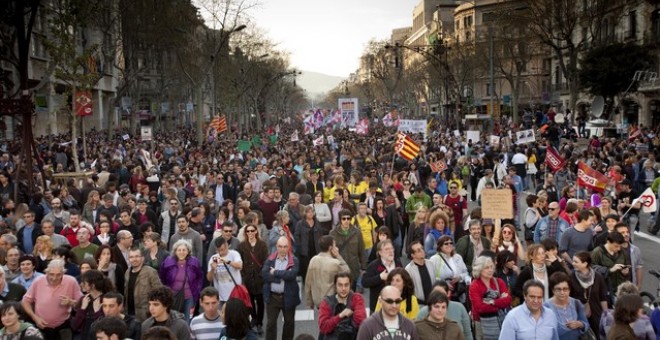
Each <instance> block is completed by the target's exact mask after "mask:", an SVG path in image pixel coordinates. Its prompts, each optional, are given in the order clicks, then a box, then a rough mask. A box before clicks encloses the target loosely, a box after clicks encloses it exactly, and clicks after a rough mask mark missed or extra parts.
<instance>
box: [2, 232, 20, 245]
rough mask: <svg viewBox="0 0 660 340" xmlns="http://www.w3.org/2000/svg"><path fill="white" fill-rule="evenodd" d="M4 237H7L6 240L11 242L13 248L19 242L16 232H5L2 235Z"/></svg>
mask: <svg viewBox="0 0 660 340" xmlns="http://www.w3.org/2000/svg"><path fill="white" fill-rule="evenodd" d="M2 238H3V239H5V242H7V243H9V245H11V246H12V248H13V247H14V246H15V245H17V244H18V238H16V235H14V234H4V235H2Z"/></svg>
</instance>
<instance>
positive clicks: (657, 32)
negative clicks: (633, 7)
mask: <svg viewBox="0 0 660 340" xmlns="http://www.w3.org/2000/svg"><path fill="white" fill-rule="evenodd" d="M651 26H652V32H653V38H654V39H655V40H658V38H660V10H656V11H654V12H653V14H651Z"/></svg>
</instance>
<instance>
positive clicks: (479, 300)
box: [470, 277, 511, 321]
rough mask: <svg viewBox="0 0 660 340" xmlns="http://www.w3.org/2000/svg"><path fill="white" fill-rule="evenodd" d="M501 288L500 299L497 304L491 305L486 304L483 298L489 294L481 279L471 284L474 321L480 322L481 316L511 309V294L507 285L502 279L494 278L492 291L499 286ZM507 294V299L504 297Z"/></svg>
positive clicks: (491, 284) (491, 286)
mask: <svg viewBox="0 0 660 340" xmlns="http://www.w3.org/2000/svg"><path fill="white" fill-rule="evenodd" d="M495 280H497V285H499V288H500V297H499V298H497V299H495V303H494V304H492V305H490V304H487V303H485V302H484V300H483V297H484V296H485V295H486V293H487V292H488V289H486V284H485V283H484V282H483V281H482V280H481V279H474V280H472V283H471V284H470V302H471V303H472V320H474V321H479V316H480V315H481V314H490V313H497V312H498V311H499V310H500V309H503V308H509V307H511V293H509V288H507V286H506V283H504V281H502V279H499V278H496V277H493V278H491V279H490V282H489V283H490V289H491V290H496V289H497V285H496V284H495ZM505 293H506V297H502V295H504V294H505Z"/></svg>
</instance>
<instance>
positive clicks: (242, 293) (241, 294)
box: [223, 263, 252, 309]
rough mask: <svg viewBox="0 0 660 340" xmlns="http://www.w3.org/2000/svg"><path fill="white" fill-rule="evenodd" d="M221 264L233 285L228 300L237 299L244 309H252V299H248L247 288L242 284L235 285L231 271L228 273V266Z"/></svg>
mask: <svg viewBox="0 0 660 340" xmlns="http://www.w3.org/2000/svg"><path fill="white" fill-rule="evenodd" d="M223 264H224V265H225V268H226V269H227V273H228V274H229V277H230V278H231V281H232V282H233V283H234V289H232V290H231V293H229V298H230V299H231V298H237V299H239V300H241V301H243V303H244V304H245V307H247V308H249V309H252V299H251V298H250V292H248V290H247V287H245V285H243V284H240V285H239V284H238V283H236V280H234V275H231V271H229V266H227V264H226V263H223Z"/></svg>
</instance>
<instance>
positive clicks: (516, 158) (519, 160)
mask: <svg viewBox="0 0 660 340" xmlns="http://www.w3.org/2000/svg"><path fill="white" fill-rule="evenodd" d="M525 163H527V156H525V155H524V154H522V153H520V152H519V153H517V154H515V155H513V157H512V158H511V164H525Z"/></svg>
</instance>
